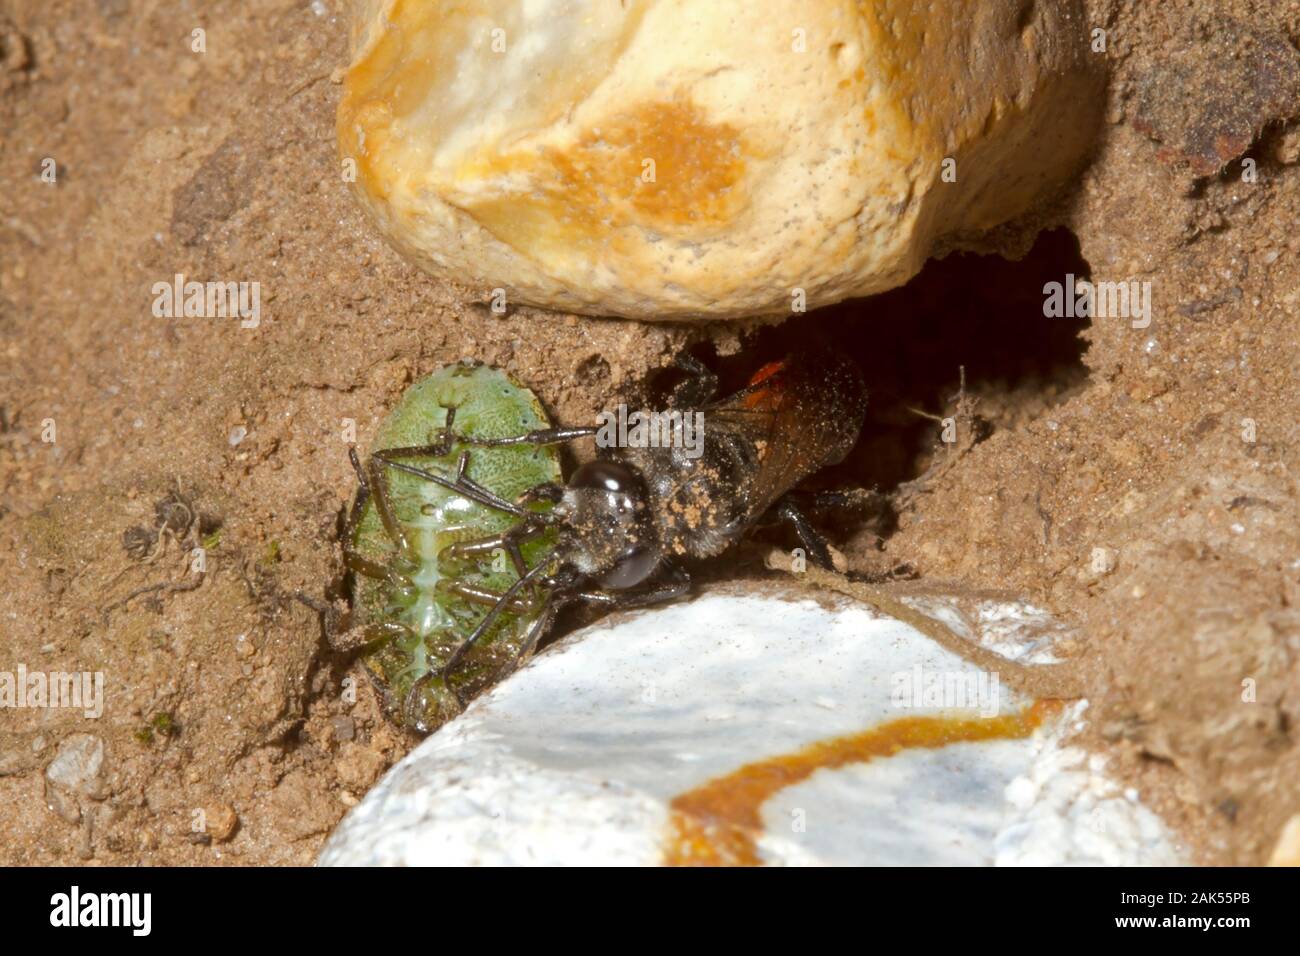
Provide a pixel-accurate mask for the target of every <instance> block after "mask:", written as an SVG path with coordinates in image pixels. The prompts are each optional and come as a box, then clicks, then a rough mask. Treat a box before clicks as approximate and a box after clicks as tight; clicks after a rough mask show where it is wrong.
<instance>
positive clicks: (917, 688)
mask: <svg viewBox="0 0 1300 956" xmlns="http://www.w3.org/2000/svg"><path fill="white" fill-rule="evenodd" d="M803 593H804V594H805V595H806V593H807V592H803ZM817 597H818V599H817V600H811V599H808V598H807V597H806V596H805V597H802V598H795V597H792V596H791V595H790V594H784V595H783V594H781V593H780V590H779V589H773V588H767V589H766V593H765V594H764V595H762V596H759V595H754V594H743V593H736V592H735V591H730V592H727V591H719V592H712V593H709V594H706V595H704V596H702V597H699V598H697V599H695V600H693V601H691V602H688V603H681V604H675V605H671V606H667V607H663V608H658V609H654V610H650V611H645V612H639V613H637V614H632V615H622V616H615V617H611V618H608V619H606V620H604V621H602V622H601V623H599V624H598V625H595V626H593V627H590V628H587V629H586V630H584V631H581V632H578V633H577V634H574V635H572V636H571V637H569V638H568V639H566V640H565V641H563V642H561V643H560V644H558V645H556V646H555V647H553V648H551V649H549V650H547V651H545V652H544V653H542V654H541V655H539V656H538V657H537V658H536V659H535V660H534V661H533V662H532V663H531V664H530V665H529V666H528V667H526V668H524V669H523V670H522V671H520V672H519V673H518V674H517V675H515V676H514V677H513V678H511V679H510V680H508V681H506V682H505V683H503V684H501V685H500V686H498V687H497V688H496V689H495V690H493V691H492V692H491V693H489V694H487V695H485V696H484V697H482V698H480V699H479V700H478V701H476V702H475V703H474V704H473V705H472V706H471V707H470V708H469V710H468V711H467V712H466V713H465V714H464V715H463V716H462V717H460V718H459V719H457V720H455V721H453V722H451V723H450V724H448V725H446V726H445V727H443V728H442V729H441V730H440V731H439V732H438V733H437V734H435V735H434V736H432V737H431V738H430V739H428V740H426V741H425V742H424V743H423V744H422V745H421V746H420V747H418V748H417V749H416V750H414V751H413V752H412V753H411V754H409V755H408V756H407V757H406V758H405V759H404V760H403V761H401V762H400V763H399V764H398V765H397V766H396V767H394V768H393V769H392V770H391V771H390V772H389V774H388V775H387V776H386V777H385V778H384V779H383V780H382V781H381V782H380V783H379V784H378V785H377V786H376V787H375V788H374V789H373V790H372V791H371V792H370V794H369V795H367V797H366V798H365V799H364V800H363V801H362V802H361V803H360V804H359V805H358V806H356V807H355V808H354V809H353V810H352V811H351V812H350V813H349V815H348V816H347V817H346V818H345V819H344V821H343V822H342V823H341V824H340V826H339V828H338V829H337V830H336V831H335V833H334V834H333V835H332V836H331V838H330V840H329V842H328V843H327V845H326V847H325V849H324V851H323V852H322V854H321V858H320V862H321V863H322V864H327V865H403V864H408V865H420V864H453V865H457V864H590V865H611V864H633V865H645V864H659V863H665V862H676V863H680V862H698V861H711V862H763V863H777V864H864V863H866V864H977V865H987V864H992V863H994V862H999V863H1028V862H1034V861H1043V862H1052V863H1076V862H1107V863H1147V862H1163V861H1165V860H1166V859H1167V858H1169V859H1172V858H1175V857H1176V852H1175V851H1174V850H1173V849H1172V843H1171V841H1170V840H1169V838H1168V836H1167V835H1166V834H1165V832H1164V828H1163V826H1162V825H1161V824H1160V822H1159V821H1158V820H1156V819H1155V818H1154V817H1153V816H1151V815H1150V814H1149V812H1148V811H1146V810H1145V809H1143V808H1142V807H1141V806H1140V805H1135V804H1134V803H1131V802H1129V801H1127V800H1124V799H1122V798H1119V797H1116V798H1115V799H1104V798H1102V799H1098V798H1097V797H1096V796H1089V793H1090V790H1089V788H1090V781H1091V780H1093V779H1094V778H1096V776H1097V775H1096V774H1094V773H1092V772H1090V771H1087V770H1079V769H1075V768H1078V767H1084V766H1086V762H1085V760H1084V754H1083V752H1082V751H1080V750H1078V749H1076V748H1069V747H1062V746H1061V745H1060V743H1059V738H1060V737H1061V736H1062V734H1063V733H1064V729H1063V728H1065V727H1067V726H1069V723H1070V722H1076V721H1077V720H1078V718H1079V714H1078V712H1077V708H1076V709H1075V710H1071V709H1070V708H1065V709H1061V708H1059V707H1058V708H1057V710H1056V711H1055V712H1052V711H1044V710H1042V708H1041V707H1035V705H1034V702H1033V701H1030V700H1028V699H1026V698H1024V697H1023V696H1021V695H1019V694H1017V693H1015V692H1013V691H1012V690H1011V689H1010V688H1009V687H1007V686H1006V684H1004V683H1002V682H1001V680H1000V679H998V678H997V675H991V674H987V673H984V672H982V671H980V670H979V669H978V668H976V667H975V666H974V665H972V664H969V663H967V662H966V661H964V660H963V659H962V658H961V657H959V656H957V655H956V654H953V653H952V652H950V651H948V650H946V649H944V648H943V647H940V646H939V645H938V644H936V643H935V642H934V641H932V640H931V639H930V638H928V637H926V636H925V635H924V634H922V633H921V632H920V631H918V630H916V629H915V628H913V627H912V626H911V625H909V624H907V623H904V622H902V621H899V620H895V619H893V618H890V617H885V616H882V615H880V614H878V613H876V612H875V611H873V610H871V609H869V608H867V607H865V606H863V605H859V604H854V603H851V602H848V601H836V600H828V599H826V598H825V597H824V596H822V595H820V594H818V596H817ZM927 695H928V696H927ZM828 704H829V705H828ZM1030 713H1032V714H1039V715H1040V714H1043V713H1046V714H1047V715H1048V716H1047V719H1046V722H1045V724H1044V726H1043V728H1042V729H1040V730H1039V731H1037V732H1036V733H1034V734H1033V735H1032V736H1029V737H1025V736H1024V735H1025V734H1027V733H1029V731H1030V729H1031V726H1032V720H1030V719H1029V718H1028V717H1027V716H1026V715H1028V714H1030ZM940 732H943V733H947V734H949V735H951V736H953V737H956V738H962V737H963V736H964V737H967V738H974V737H985V738H990V739H983V740H974V739H967V740H960V739H958V740H956V741H954V742H951V743H946V744H945V743H943V742H942V741H940V740H939V739H937V738H936V736H935V735H936V734H938V733H940ZM909 735H910V736H909ZM918 740H919V741H921V743H920V745H914V746H909V745H908V744H909V741H910V742H911V743H913V744H915V743H916V742H917V741H918ZM873 754H878V755H874V756H873ZM742 768H748V770H742ZM770 781H776V784H775V785H768V783H767V782H770ZM1084 798H1086V800H1091V801H1092V804H1087V803H1086V800H1085V799H1084ZM1098 811H1100V812H1102V814H1103V816H1102V818H1100V822H1098V821H1097V820H1096V819H1091V818H1089V817H1088V814H1090V813H1091V814H1093V815H1094V816H1095V814H1096V813H1097V812H1098ZM1143 815H1145V816H1143ZM1148 818H1149V819H1148ZM1090 822H1092V823H1094V824H1095V826H1093V828H1091V829H1089V823H1090ZM1139 833H1140V838H1139V837H1135V836H1134V834H1139Z"/></svg>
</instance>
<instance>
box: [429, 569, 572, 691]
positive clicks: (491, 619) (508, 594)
mask: <svg viewBox="0 0 1300 956" xmlns="http://www.w3.org/2000/svg"><path fill="white" fill-rule="evenodd" d="M545 569H546V564H545V563H542V564H539V565H537V566H536V567H535V568H533V569H532V570H531V571H529V572H528V573H527V574H525V575H524V576H523V577H521V578H519V580H517V581H515V582H514V583H513V584H511V585H510V587H508V588H506V589H505V591H504V592H503V593H502V594H501V596H500V597H499V598H497V600H496V602H495V603H494V604H493V605H492V607H491V609H490V610H489V611H488V612H487V613H486V614H484V615H483V619H482V620H481V621H479V622H478V625H477V626H476V627H475V628H474V630H473V631H472V632H471V633H470V635H469V637H467V638H465V640H463V641H462V642H461V644H460V646H459V647H457V648H456V650H455V651H453V652H452V654H451V656H450V657H449V658H447V663H445V664H443V665H442V667H441V668H439V669H438V670H437V671H428V672H427V673H425V674H421V675H420V676H419V677H417V678H416V679H415V682H414V683H412V684H411V689H410V690H409V691H407V693H406V701H405V704H404V707H405V713H407V714H410V713H412V712H413V711H414V710H415V704H416V702H417V701H418V699H419V693H420V690H421V689H422V688H423V687H424V686H425V685H426V684H428V683H431V682H432V681H434V680H441V681H442V682H443V683H444V684H445V686H446V687H447V689H448V690H449V691H451V693H452V695H453V696H454V697H455V698H456V702H457V703H459V704H460V706H461V707H464V706H465V702H464V701H463V700H461V697H460V692H459V691H458V690H457V689H456V688H455V687H453V686H452V685H451V680H450V677H451V675H452V674H453V673H454V672H455V670H456V668H458V667H459V666H460V663H461V661H463V660H464V659H465V655H466V654H468V653H469V652H470V651H471V650H473V649H474V645H475V644H477V643H478V642H479V640H480V639H481V638H482V637H483V635H484V634H486V633H487V632H488V630H489V629H490V628H491V627H492V625H493V624H495V623H496V620H497V618H498V617H500V616H501V612H502V611H504V610H505V609H506V608H507V607H508V606H510V605H512V604H513V602H514V600H515V597H516V596H517V595H518V594H519V592H520V591H522V590H523V589H524V588H525V587H527V586H528V585H530V584H532V583H533V582H534V581H536V580H537V579H538V578H540V577H541V576H542V572H543V571H544V570H545Z"/></svg>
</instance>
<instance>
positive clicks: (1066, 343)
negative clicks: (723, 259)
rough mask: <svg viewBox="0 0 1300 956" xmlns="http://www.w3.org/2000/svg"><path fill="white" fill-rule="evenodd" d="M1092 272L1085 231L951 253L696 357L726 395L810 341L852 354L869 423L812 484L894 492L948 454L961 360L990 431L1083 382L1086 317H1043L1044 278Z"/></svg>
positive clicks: (1027, 416)
mask: <svg viewBox="0 0 1300 956" xmlns="http://www.w3.org/2000/svg"><path fill="white" fill-rule="evenodd" d="M1089 271H1090V270H1089V267H1088V263H1087V262H1085V261H1084V259H1083V258H1082V256H1081V255H1080V251H1079V244H1078V240H1077V239H1076V238H1075V236H1074V235H1073V234H1072V233H1071V232H1069V231H1068V230H1065V229H1058V230H1054V231H1051V232H1046V233H1043V234H1042V235H1041V236H1040V237H1039V238H1038V240H1037V242H1036V243H1035V245H1034V246H1033V248H1032V249H1031V250H1030V252H1029V253H1028V255H1026V256H1025V258H1023V259H1021V260H1018V261H1010V260H1007V259H1004V258H1002V257H1000V256H989V255H974V254H964V253H959V254H954V255H950V256H948V257H946V258H945V259H942V260H938V261H931V262H930V263H928V264H927V265H926V266H925V268H924V269H923V270H922V271H921V273H920V274H919V275H918V276H917V277H916V278H915V279H913V280H912V281H911V282H909V283H908V284H907V285H905V286H903V287H901V288H899V289H895V290H893V291H891V292H886V293H884V294H881V295H877V296H872V297H870V298H867V299H856V300H852V301H849V302H844V303H841V304H839V305H836V306H831V307H829V308H826V309H821V310H818V311H817V312H814V313H809V314H807V315H797V316H794V317H793V318H792V319H790V320H789V321H787V322H785V323H783V324H781V325H779V326H773V327H770V328H766V329H763V330H761V331H759V332H758V333H756V334H755V335H754V337H753V339H752V340H751V341H750V342H748V343H747V345H746V347H745V348H744V349H743V350H742V352H741V353H740V354H739V355H737V356H734V357H731V358H722V359H718V358H717V357H716V356H714V355H712V354H711V353H710V352H709V350H708V348H707V347H706V350H705V354H703V355H701V356H700V357H701V358H702V359H704V360H705V361H706V363H707V364H709V365H711V366H714V367H715V368H717V369H718V371H719V374H720V376H721V379H722V382H721V384H722V387H723V389H724V393H725V391H729V390H734V389H736V388H739V387H741V386H743V385H744V384H745V382H746V380H747V378H748V376H749V375H751V374H752V373H753V371H754V370H755V369H757V368H760V367H761V366H762V365H763V364H764V363H766V362H769V361H772V360H774V359H777V358H780V357H781V356H783V355H785V354H787V353H789V352H791V351H795V350H797V349H799V348H800V347H801V346H804V345H806V344H807V343H808V341H809V340H810V339H812V338H820V339H823V340H825V341H829V342H830V343H832V344H833V346H834V347H835V348H836V349H838V350H841V351H845V352H848V353H849V355H851V356H852V357H853V358H854V359H855V360H856V361H857V363H858V364H859V366H860V367H861V368H862V370H863V373H864V374H865V376H866V381H867V389H868V393H869V400H868V410H867V419H866V423H865V426H864V428H863V431H862V437H861V438H860V440H859V441H858V444H857V446H856V447H855V448H854V450H853V452H852V453H851V454H850V455H849V457H848V459H847V460H846V461H845V462H844V463H843V464H841V465H839V466H836V467H834V468H829V469H827V470H826V471H824V472H823V473H822V474H820V475H818V476H817V478H816V479H815V480H814V481H813V482H811V484H812V485H814V486H819V487H850V486H852V487H865V488H873V489H875V490H877V491H880V492H882V493H886V494H888V493H890V492H892V491H894V490H895V489H897V487H898V486H899V485H900V484H902V483H903V482H906V481H910V480H912V479H915V478H917V477H918V476H920V475H922V474H924V473H925V471H926V469H927V468H928V467H929V466H930V464H931V462H932V461H933V459H934V456H935V455H936V454H942V453H943V451H942V449H943V447H944V446H943V443H942V441H941V437H942V428H943V425H942V422H941V419H943V418H944V417H946V416H948V415H950V414H952V413H953V412H954V411H955V410H956V405H957V402H956V399H957V395H958V392H959V389H960V387H961V376H962V369H964V370H965V383H966V384H965V389H966V394H967V395H968V396H971V397H973V398H974V399H977V400H978V405H977V406H976V408H975V416H976V422H975V423H974V424H975V427H977V428H979V429H981V431H982V434H983V435H984V436H986V435H987V434H991V433H992V432H993V431H996V430H997V429H1001V428H1015V427H1018V426H1021V425H1023V424H1024V423H1026V422H1028V421H1030V420H1032V419H1034V418H1036V417H1037V416H1039V415H1041V414H1043V413H1044V412H1045V411H1047V410H1048V409H1050V408H1051V407H1053V406H1055V405H1057V404H1059V403H1061V402H1062V401H1064V400H1065V399H1066V398H1067V397H1069V395H1070V394H1072V393H1073V392H1074V391H1076V390H1077V389H1079V388H1080V386H1082V385H1083V383H1084V382H1085V381H1086V380H1087V370H1086V368H1085V366H1084V364H1083V353H1084V349H1085V347H1086V343H1085V342H1084V340H1083V338H1082V337H1081V333H1082V332H1083V331H1084V330H1085V329H1086V328H1087V327H1088V320H1087V319H1072V318H1048V317H1046V316H1045V315H1044V314H1043V312H1044V309H1043V305H1044V300H1045V294H1044V291H1043V287H1044V285H1045V284H1047V283H1049V282H1060V283H1064V282H1065V281H1066V276H1067V275H1068V274H1073V275H1074V276H1075V277H1076V279H1083V278H1086V277H1087V276H1088V275H1089ZM927 416H933V417H927Z"/></svg>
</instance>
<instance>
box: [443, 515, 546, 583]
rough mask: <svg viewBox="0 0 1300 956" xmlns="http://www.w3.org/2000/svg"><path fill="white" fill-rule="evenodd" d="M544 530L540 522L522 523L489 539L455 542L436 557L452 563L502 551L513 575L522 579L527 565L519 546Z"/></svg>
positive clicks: (526, 570) (544, 527)
mask: <svg viewBox="0 0 1300 956" xmlns="http://www.w3.org/2000/svg"><path fill="white" fill-rule="evenodd" d="M545 530H546V525H545V524H544V523H542V522H540V521H522V522H520V523H519V524H517V525H515V526H514V527H513V528H509V529H508V530H506V531H503V532H502V533H501V534H497V535H493V536H491V537H489V538H476V539H474V540H472V541H457V542H456V543H455V544H450V545H448V546H447V547H445V548H443V549H442V551H441V552H439V554H438V557H439V558H440V559H441V558H449V559H451V560H453V561H458V560H463V559H464V558H471V557H475V556H477V555H482V554H492V553H493V552H495V551H496V550H497V549H500V550H502V551H504V552H505V553H506V554H508V555H509V556H510V561H511V563H512V564H513V565H514V568H515V573H516V574H517V575H518V576H519V577H521V578H522V577H523V576H524V575H525V574H527V573H528V565H527V563H525V561H524V554H523V551H521V550H520V548H519V546H520V544H522V543H523V542H525V541H531V540H532V539H533V538H536V537H537V536H538V535H540V534H542V533H543V532H544V531H545Z"/></svg>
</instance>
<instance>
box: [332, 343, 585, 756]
mask: <svg viewBox="0 0 1300 956" xmlns="http://www.w3.org/2000/svg"><path fill="white" fill-rule="evenodd" d="M449 416H450V417H449ZM453 422H454V426H455V430H456V432H457V433H458V434H459V435H463V436H466V437H467V438H471V439H479V440H483V439H493V438H504V437H507V436H511V435H516V434H519V433H520V432H529V431H534V430H536V429H541V428H545V427H547V426H548V425H549V422H548V420H547V417H546V413H545V412H544V411H543V410H542V407H541V405H540V403H539V402H538V401H537V398H536V397H535V396H534V395H533V394H532V392H530V391H529V390H528V389H526V388H524V387H523V386H521V385H520V384H518V383H517V382H515V381H513V380H512V379H511V378H510V377H509V376H508V375H507V374H506V373H505V372H502V371H501V370H499V369H495V368H491V367H489V366H485V365H479V366H470V365H452V366H447V367H445V368H442V369H439V370H438V371H436V372H434V373H433V374H432V375H429V376H428V377H426V378H424V379H421V380H420V381H418V382H416V383H415V384H414V385H412V386H411V387H410V388H408V389H407V390H406V392H405V393H404V394H403V395H402V398H401V400H400V401H399V402H398V404H397V406H396V407H395V408H394V409H393V410H392V411H391V412H390V413H389V414H388V416H387V417H386V418H385V419H384V420H383V422H382V423H381V425H380V428H379V432H378V434H377V435H376V437H375V441H374V443H373V445H372V448H371V455H370V458H369V459H368V461H367V462H366V465H365V467H364V468H362V467H361V466H360V463H359V462H358V461H357V460H356V457H355V453H354V454H353V461H354V464H355V465H356V466H357V472H358V475H359V477H360V479H361V487H360V488H359V490H358V492H357V497H356V500H355V502H354V504H353V507H352V511H351V514H350V515H349V518H348V526H347V529H346V531H345V541H344V549H345V554H346V557H347V564H348V566H349V568H350V569H351V570H352V571H353V586H352V605H353V619H354V622H355V623H356V624H357V625H359V626H360V628H361V633H362V635H363V636H364V640H365V641H366V644H365V648H366V649H365V653H364V658H363V660H364V663H365V666H366V667H367V668H368V670H369V671H370V672H371V674H372V675H373V676H374V678H375V679H376V681H377V682H378V684H379V685H380V687H381V688H382V689H383V691H384V694H385V697H386V700H387V703H388V705H389V707H390V710H391V711H392V713H393V714H394V716H395V717H396V718H397V719H398V720H400V721H401V722H402V723H403V724H404V725H405V726H407V727H408V728H410V729H412V730H415V731H417V732H420V733H428V732H430V731H432V730H434V729H435V728H437V727H438V726H439V725H440V724H442V723H443V722H445V721H446V720H447V719H448V718H450V717H451V716H454V715H455V714H456V713H457V712H459V710H460V709H461V707H462V705H463V702H464V701H466V700H468V699H469V698H471V697H473V696H474V695H475V694H477V693H479V692H480V691H482V690H483V689H485V688H486V687H488V686H490V685H491V684H493V683H495V682H496V681H497V680H499V679H500V678H501V677H503V676H505V674H506V673H508V672H509V670H510V669H512V668H513V667H514V666H515V664H516V663H517V662H518V661H520V660H521V659H523V658H525V657H527V655H528V654H530V653H531V652H532V650H533V649H534V647H535V645H536V642H537V640H538V639H539V638H540V637H541V636H543V631H544V630H545V628H546V625H547V621H546V620H544V618H545V617H546V616H547V611H546V608H545V607H544V606H543V605H542V604H541V603H539V602H536V601H534V600H533V599H532V595H531V593H530V592H529V591H528V589H527V588H526V587H525V586H524V584H525V583H526V582H524V583H521V581H520V579H521V577H522V576H523V575H524V573H525V572H526V570H527V569H531V568H536V567H539V566H540V565H541V564H543V563H545V562H546V559H547V557H548V556H549V554H550V553H551V551H552V550H553V548H554V543H555V530H554V529H553V528H552V527H550V526H549V525H541V524H538V525H537V526H536V527H535V528H534V529H533V530H532V532H531V533H528V534H523V535H519V534H515V535H514V536H511V537H507V538H506V539H505V540H502V537H501V536H502V535H503V534H505V533H506V532H508V531H510V530H511V529H516V530H517V529H519V528H520V527H521V518H524V519H526V518H527V516H528V515H529V514H530V513H531V514H541V513H543V512H546V511H548V510H549V509H550V508H551V504H550V503H547V502H529V503H527V504H518V503H517V502H516V499H518V498H519V497H520V496H521V495H523V494H524V493H525V492H527V491H528V490H529V489H532V488H535V487H537V486H541V485H547V484H552V483H555V482H557V481H559V480H560V477H561V475H560V466H559V461H558V455H557V453H556V451H555V449H554V448H553V447H543V446H524V445H513V446H505V447H488V448H476V449H475V451H474V455H473V458H472V460H471V459H470V456H469V455H468V454H467V452H466V450H465V449H464V448H463V447H462V446H461V444H460V443H459V442H458V441H447V442H445V443H444V444H443V445H442V446H438V445H437V442H438V441H439V439H440V436H442V435H444V434H446V433H447V432H448V431H449V430H450V428H451V426H452V424H453ZM431 452H432V453H431ZM512 585H518V586H517V587H515V588H513V591H514V597H513V598H512V599H511V600H510V601H509V602H501V601H500V597H501V596H502V595H503V594H505V593H506V592H508V591H511V590H512V587H511V586H512ZM489 614H492V615H495V616H494V618H493V620H492V621H491V622H490V623H489V625H488V628H487V629H486V630H485V631H484V632H483V633H482V634H481V636H480V637H479V639H478V640H477V641H475V642H474V643H473V645H472V647H470V648H469V649H467V650H465V651H460V653H459V654H458V651H459V650H460V648H461V647H462V645H464V644H465V642H466V639H467V637H468V636H469V635H471V634H472V633H474V632H475V630H476V628H478V627H479V626H480V625H481V624H482V622H483V620H484V618H485V617H486V616H488V615H489ZM453 656H455V658H456V667H455V669H454V670H451V669H449V668H448V667H447V665H448V663H449V662H450V661H451V660H452V659H453Z"/></svg>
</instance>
